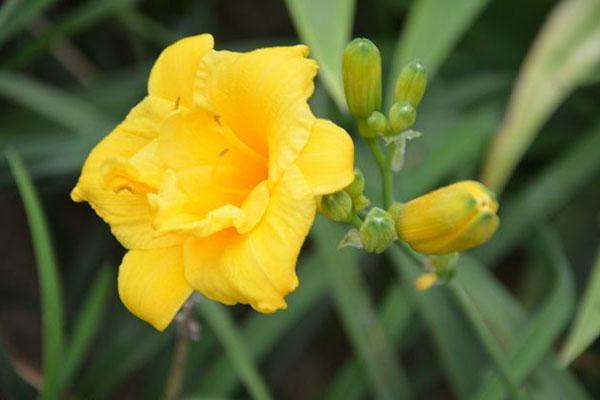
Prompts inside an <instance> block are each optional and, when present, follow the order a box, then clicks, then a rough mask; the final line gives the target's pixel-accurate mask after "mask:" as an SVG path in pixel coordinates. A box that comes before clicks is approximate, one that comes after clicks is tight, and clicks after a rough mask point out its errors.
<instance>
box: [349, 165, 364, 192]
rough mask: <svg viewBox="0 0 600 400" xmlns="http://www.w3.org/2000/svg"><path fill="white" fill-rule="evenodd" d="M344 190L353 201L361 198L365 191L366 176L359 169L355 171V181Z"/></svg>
mask: <svg viewBox="0 0 600 400" xmlns="http://www.w3.org/2000/svg"><path fill="white" fill-rule="evenodd" d="M344 190H345V191H346V193H348V194H349V195H350V197H351V198H352V199H356V198H358V197H360V196H361V195H362V194H363V192H364V191H365V176H364V175H363V173H362V172H361V171H360V170H359V169H358V168H356V169H355V170H354V180H353V181H352V183H351V184H350V185H348V186H346V188H345V189H344Z"/></svg>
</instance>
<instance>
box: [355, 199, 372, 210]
mask: <svg viewBox="0 0 600 400" xmlns="http://www.w3.org/2000/svg"><path fill="white" fill-rule="evenodd" d="M352 203H353V204H354V209H355V210H357V211H360V210H364V209H365V208H367V207H369V205H371V201H370V200H369V199H367V198H366V197H365V196H362V195H361V196H358V197H356V198H354V199H352Z"/></svg>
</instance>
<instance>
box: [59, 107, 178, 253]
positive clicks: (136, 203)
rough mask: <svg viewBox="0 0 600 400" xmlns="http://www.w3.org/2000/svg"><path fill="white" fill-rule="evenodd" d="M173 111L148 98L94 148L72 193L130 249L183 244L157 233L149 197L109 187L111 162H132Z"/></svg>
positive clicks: (169, 236)
mask: <svg viewBox="0 0 600 400" xmlns="http://www.w3.org/2000/svg"><path fill="white" fill-rule="evenodd" d="M171 108H172V105H171V104H170V103H169V102H168V101H165V100H162V99H159V98H151V97H146V98H145V99H144V100H142V101H141V102H140V103H139V104H138V105H137V106H135V107H134V108H133V109H132V110H131V112H130V113H129V115H128V116H127V118H125V120H124V121H123V122H122V123H121V124H120V125H119V126H117V127H116V128H115V129H114V130H113V131H112V132H111V133H110V134H109V135H108V136H106V137H105V138H104V139H103V140H102V141H101V142H100V143H99V144H98V145H96V147H94V149H93V150H92V151H91V153H90V155H89V156H88V158H87V160H86V162H85V164H84V166H83V169H82V171H81V176H80V177H79V181H78V182H77V185H76V186H75V188H74V189H73V191H72V192H71V198H72V199H73V200H74V201H87V202H89V203H90V205H91V206H92V208H93V209H94V210H95V211H96V213H97V214H98V215H99V216H100V217H101V218H102V219H104V221H106V222H107V223H108V224H109V225H110V226H111V230H112V232H113V234H114V235H115V237H116V238H117V239H118V240H119V242H121V244H122V245H123V246H124V247H126V248H128V249H131V248H134V247H135V248H153V247H165V246H171V245H173V244H176V243H180V242H181V238H179V237H177V236H175V235H162V236H159V235H157V234H156V232H154V230H153V229H152V226H151V223H150V222H151V221H150V212H149V208H148V203H147V201H146V196H145V194H143V193H136V192H135V191H130V190H121V191H115V190H114V187H113V188H111V187H106V186H105V183H107V182H105V181H106V179H107V175H106V174H107V171H106V168H107V166H106V165H105V163H106V162H107V160H109V159H111V158H112V159H114V158H117V159H121V160H123V159H124V160H130V159H132V158H133V157H134V156H135V155H136V154H137V153H138V152H140V150H142V149H143V148H145V147H146V146H148V145H149V144H150V143H151V142H152V141H153V140H154V139H155V138H156V137H157V136H158V128H159V126H160V124H161V123H162V121H163V120H164V118H165V117H166V115H167V114H168V113H170V112H171ZM144 162H147V160H145V161H144ZM119 165H120V164H118V166H119ZM140 165H143V163H141V164H140ZM103 166H104V168H103ZM125 172H130V171H127V170H126V171H125Z"/></svg>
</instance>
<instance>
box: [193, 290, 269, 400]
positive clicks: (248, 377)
mask: <svg viewBox="0 0 600 400" xmlns="http://www.w3.org/2000/svg"><path fill="white" fill-rule="evenodd" d="M198 310H199V311H200V314H201V315H202V317H203V318H204V319H205V320H206V323H207V325H208V326H209V327H210V329H211V330H212V331H213V332H214V333H215V335H216V336H217V339H218V340H219V341H220V342H221V345H222V346H223V348H224V349H225V351H226V353H227V355H228V356H229V358H230V359H231V363H232V365H233V367H234V368H235V370H236V371H237V373H238V375H239V376H240V379H241V380H242V381H243V382H244V384H245V386H246V388H247V389H248V392H249V393H250V395H251V396H252V398H254V399H257V400H263V399H270V398H271V395H270V394H269V390H268V389H267V386H266V384H265V383H264V381H263V379H262V377H261V376H260V373H259V372H258V368H257V366H256V365H255V364H254V361H253V360H252V357H251V355H250V352H249V350H248V347H247V344H246V343H244V341H243V339H242V337H241V335H240V334H239V332H238V331H237V328H236V326H235V324H234V322H233V321H232V320H231V317H230V316H229V313H228V312H227V310H226V308H225V307H224V306H222V305H221V304H219V303H217V302H214V301H212V300H209V299H202V300H201V301H200V302H199V303H198Z"/></svg>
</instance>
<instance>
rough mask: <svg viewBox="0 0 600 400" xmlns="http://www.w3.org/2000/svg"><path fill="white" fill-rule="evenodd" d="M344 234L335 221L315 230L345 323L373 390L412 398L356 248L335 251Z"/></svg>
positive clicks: (377, 395) (386, 396) (378, 395)
mask: <svg viewBox="0 0 600 400" xmlns="http://www.w3.org/2000/svg"><path fill="white" fill-rule="evenodd" d="M342 237H343V232H342V230H340V229H336V228H334V226H333V224H331V223H328V222H325V221H320V223H318V224H317V229H316V230H315V238H316V242H317V245H318V250H317V251H318V254H319V257H320V258H321V260H322V263H323V265H322V268H325V269H327V271H328V273H329V277H328V278H329V283H330V285H331V294H332V296H333V300H334V303H335V306H336V309H337V312H338V314H339V316H340V319H341V321H342V324H343V326H344V328H345V330H346V333H347V334H348V336H349V339H350V342H351V343H352V345H353V347H354V350H355V351H356V356H357V358H358V359H359V360H360V361H361V364H362V366H363V370H364V373H365V375H366V377H367V379H368V382H369V386H370V389H371V394H372V395H373V397H375V398H380V399H405V398H410V397H411V393H410V386H409V384H408V379H407V378H406V374H405V373H404V371H403V370H402V369H401V368H400V366H399V365H398V363H397V362H396V360H395V358H394V357H393V355H394V351H393V350H392V347H391V344H390V342H389V339H388V338H387V336H386V335H385V332H384V330H383V327H382V326H381V323H380V322H379V320H378V319H377V316H376V314H375V311H374V310H373V305H372V303H371V300H370V298H369V294H368V292H367V289H366V287H365V283H364V282H363V280H362V277H361V275H360V270H359V269H358V265H357V257H356V252H353V251H352V250H348V249H346V250H342V251H336V250H335V249H336V247H337V244H338V241H339V240H340V239H341V238H342Z"/></svg>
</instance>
